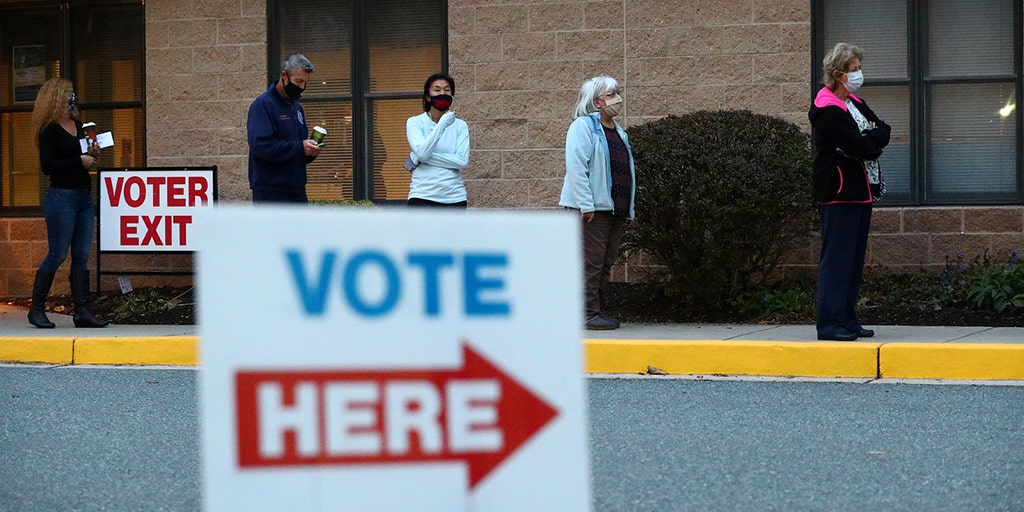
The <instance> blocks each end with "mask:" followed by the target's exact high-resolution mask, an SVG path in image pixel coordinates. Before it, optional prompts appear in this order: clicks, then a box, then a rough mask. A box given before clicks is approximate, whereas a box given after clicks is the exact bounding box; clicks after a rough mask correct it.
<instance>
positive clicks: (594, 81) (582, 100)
mask: <svg viewBox="0 0 1024 512" xmlns="http://www.w3.org/2000/svg"><path fill="white" fill-rule="evenodd" d="M610 92H622V88H621V87H619V82H617V81H616V80H615V79H614V78H612V77H610V76H608V75H598V76H595V77H594V78H591V79H590V80H587V81H586V82H583V86H582V87H580V96H579V98H577V99H576V108H575V109H574V110H573V113H572V118H573V119H576V118H577V117H583V116H585V115H587V114H593V113H594V112H597V111H598V108H597V106H596V105H594V100H596V99H598V98H600V97H601V96H604V95H605V94H608V93H610Z"/></svg>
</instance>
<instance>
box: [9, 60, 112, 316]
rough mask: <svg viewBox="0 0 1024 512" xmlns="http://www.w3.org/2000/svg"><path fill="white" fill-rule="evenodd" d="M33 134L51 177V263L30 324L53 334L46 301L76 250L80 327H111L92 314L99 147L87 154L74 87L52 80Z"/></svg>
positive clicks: (37, 289) (37, 285)
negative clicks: (91, 265)
mask: <svg viewBox="0 0 1024 512" xmlns="http://www.w3.org/2000/svg"><path fill="white" fill-rule="evenodd" d="M32 133H34V134H36V136H37V138H36V145H37V146H38V148H39V167H40V169H41V170H42V171H43V174H45V175H47V176H49V177H50V188H49V190H47V192H46V201H45V203H44V205H43V212H44V216H45V218H46V239H47V243H48V249H47V253H46V258H44V259H43V262H42V263H41V264H40V265H39V270H37V271H36V277H35V282H34V283H33V285H32V306H31V307H30V308H29V310H28V321H29V323H30V324H32V325H34V326H36V327H39V328H41V329H52V328H53V327H54V324H53V322H51V321H50V320H49V319H48V318H46V312H45V310H46V297H47V295H49V293H50V286H51V285H52V284H53V278H54V276H55V275H56V273H57V269H58V268H59V267H60V265H61V264H62V263H64V260H65V258H67V254H68V249H69V248H70V249H71V272H70V274H69V275H68V279H69V281H70V282H71V296H72V299H73V301H74V304H75V315H74V322H75V327H106V326H107V324H108V322H107V321H105V320H100V319H98V318H96V316H94V315H93V314H92V312H91V311H89V306H88V303H87V301H88V296H89V268H88V262H89V253H90V252H91V250H92V234H93V230H94V228H95V224H94V220H95V209H94V206H93V201H92V192H91V190H90V189H91V183H92V182H91V179H90V177H89V169H91V168H93V167H95V166H96V159H97V158H98V157H99V154H100V152H99V147H97V146H96V145H95V144H91V143H90V144H89V149H88V151H86V152H84V153H83V152H82V146H81V143H80V142H79V141H80V140H81V139H83V138H85V131H84V130H83V129H82V121H81V119H80V114H79V111H78V98H77V96H76V95H75V88H74V85H73V84H72V83H71V81H69V80H67V79H65V78H51V79H49V80H47V81H46V83H44V84H43V86H42V88H40V89H39V94H38V95H37V96H36V101H35V105H34V106H33V108H32Z"/></svg>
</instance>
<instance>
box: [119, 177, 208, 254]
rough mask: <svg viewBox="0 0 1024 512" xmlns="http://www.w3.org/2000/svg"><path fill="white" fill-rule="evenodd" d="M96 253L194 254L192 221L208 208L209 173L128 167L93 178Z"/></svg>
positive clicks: (193, 222)
mask: <svg viewBox="0 0 1024 512" xmlns="http://www.w3.org/2000/svg"><path fill="white" fill-rule="evenodd" d="M99 189H100V190H99V198H100V204H99V215H100V229H99V248H100V250H101V251H130V252H136V251H137V252H173V251H195V250H196V244H195V237H194V236H193V233H194V231H195V219H196V216H197V213H199V212H201V211H202V210H206V209H212V208H213V204H214V199H215V197H216V185H215V182H214V171H213V169H128V170H123V171H117V170H113V171H107V170H104V171H101V172H100V174H99Z"/></svg>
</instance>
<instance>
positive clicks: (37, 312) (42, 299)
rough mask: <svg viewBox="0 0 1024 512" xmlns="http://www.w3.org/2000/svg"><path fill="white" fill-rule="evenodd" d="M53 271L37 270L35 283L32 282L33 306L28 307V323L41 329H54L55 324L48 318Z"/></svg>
mask: <svg viewBox="0 0 1024 512" xmlns="http://www.w3.org/2000/svg"><path fill="white" fill-rule="evenodd" d="M53 276H54V274H53V273H52V272H50V273H47V272H39V271H37V272H36V280H35V283H33V284H32V306H30V307H29V308H28V323H30V324H32V325H34V326H36V327H38V328H40V329H53V328H54V327H55V326H54V324H53V322H51V321H50V319H49V318H46V297H47V296H48V295H50V285H52V284H53Z"/></svg>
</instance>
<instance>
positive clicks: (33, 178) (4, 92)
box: [0, 1, 145, 215]
mask: <svg viewBox="0 0 1024 512" xmlns="http://www.w3.org/2000/svg"><path fill="white" fill-rule="evenodd" d="M144 68H145V13H144V7H143V4H142V2H141V1H139V2H118V3H116V4H114V5H101V4H96V3H92V4H87V5H74V4H71V5H69V3H67V2H63V3H60V4H59V5H55V6H54V7H51V8H28V9H26V8H7V9H0V139H2V140H3V143H2V144H0V148H2V150H0V155H2V165H0V177H2V179H0V196H2V206H0V209H2V212H3V213H4V214H31V215H38V214H39V212H40V211H41V205H42V201H43V198H44V197H45V194H46V188H47V186H48V185H49V181H48V180H46V179H45V176H43V175H42V173H40V171H39V153H38V150H37V148H36V144H35V141H34V139H35V134H33V133H30V132H31V127H30V122H31V112H32V105H33V101H34V100H35V92H36V91H38V87H39V86H40V85H42V82H43V81H45V80H47V79H50V78H53V77H65V78H69V79H70V80H72V81H73V82H74V83H75V91H76V92H77V94H78V101H79V105H80V107H81V109H82V119H83V120H84V121H92V122H94V123H96V125H97V126H98V128H99V131H100V132H107V131H109V132H111V134H112V136H113V138H114V147H112V148H107V149H105V150H104V151H103V153H102V154H101V157H100V162H99V165H100V166H101V167H121V166H124V167H131V166H137V165H141V163H142V162H143V154H144V147H143V144H142V141H143V130H144V126H143V123H142V118H143V100H144V98H143V87H144V76H145V69H144Z"/></svg>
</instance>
